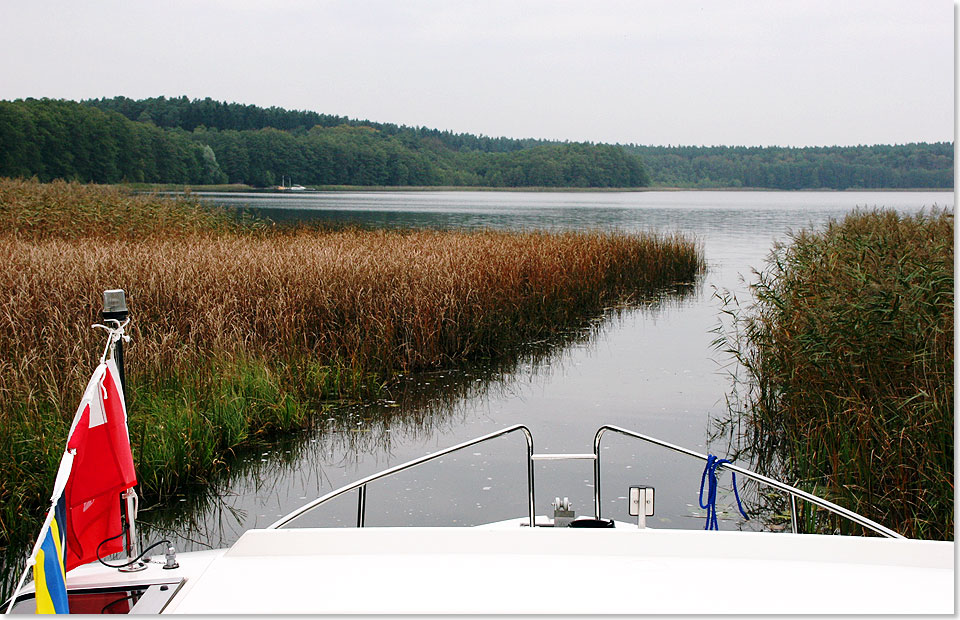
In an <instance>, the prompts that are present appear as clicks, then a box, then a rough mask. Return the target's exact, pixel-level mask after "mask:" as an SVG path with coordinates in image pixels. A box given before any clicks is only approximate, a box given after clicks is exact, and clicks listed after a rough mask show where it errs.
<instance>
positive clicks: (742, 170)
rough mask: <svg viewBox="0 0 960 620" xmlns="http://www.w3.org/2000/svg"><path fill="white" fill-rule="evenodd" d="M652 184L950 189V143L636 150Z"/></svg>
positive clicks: (635, 148)
mask: <svg viewBox="0 0 960 620" xmlns="http://www.w3.org/2000/svg"><path fill="white" fill-rule="evenodd" d="M626 149H627V151H629V152H631V153H636V154H637V155H640V156H641V157H643V162H644V164H645V165H646V167H647V169H648V170H649V172H650V177H651V180H652V183H653V184H654V185H661V186H667V187H768V188H773V189H848V188H942V189H952V188H953V143H952V142H937V143H935V144H926V143H921V144H903V145H895V146H890V145H875V146H826V147H805V148H789V147H776V146H773V147H744V146H638V145H633V144H631V145H628V146H627V147H626Z"/></svg>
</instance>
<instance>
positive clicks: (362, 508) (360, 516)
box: [267, 424, 904, 538]
mask: <svg viewBox="0 0 960 620" xmlns="http://www.w3.org/2000/svg"><path fill="white" fill-rule="evenodd" d="M607 431H612V432H614V433H619V434H621V435H625V436H627V437H632V438H634V439H639V440H641V441H645V442H647V443H651V444H654V445H656V446H660V447H662V448H666V449H668V450H672V451H674V452H679V453H680V454H685V455H687V456H692V457H694V458H697V459H700V460H702V461H706V460H707V456H706V455H704V454H700V453H699V452H694V451H693V450H689V449H687V448H683V447H681V446H677V445H674V444H672V443H669V442H666V441H663V440H661V439H657V438H655V437H650V436H648V435H643V434H641V433H637V432H634V431H631V430H627V429H625V428H620V427H619V426H612V425H604V426H601V427H600V428H599V429H598V430H597V433H596V435H595V436H594V439H593V455H592V458H593V462H594V463H593V468H594V469H593V488H594V497H593V508H594V516H595V517H596V518H597V519H600V518H601V514H600V506H601V502H600V493H601V491H600V441H601V439H602V438H603V435H604V434H605V433H606V432H607ZM514 432H521V433H523V436H524V438H525V439H526V443H527V509H528V513H529V525H530V527H533V526H534V525H535V518H536V515H535V512H534V510H535V498H534V483H533V472H534V469H533V462H534V460H535V459H536V460H540V459H544V460H545V459H551V458H553V459H571V458H590V457H591V455H589V454H538V455H534V453H533V435H531V433H530V429H528V428H527V427H526V426H524V425H523V424H515V425H513V426H508V427H507V428H504V429H501V430H499V431H495V432H493V433H489V434H487V435H483V436H481V437H477V438H476V439H471V440H469V441H465V442H463V443H459V444H457V445H455V446H451V447H449V448H445V449H443V450H440V451H439V452H434V453H432V454H428V455H426V456H422V457H420V458H417V459H414V460H412V461H407V462H406V463H402V464H400V465H396V466H394V467H391V468H389V469H385V470H383V471H381V472H378V473H375V474H371V475H369V476H367V477H366V478H361V479H360V480H357V481H356V482H353V483H351V484H348V485H347V486H344V487H340V488H339V489H337V490H335V491H331V492H330V493H327V494H326V495H324V496H322V497H319V498H317V499H315V500H313V501H311V502H309V503H307V504H304V505H303V506H301V507H300V508H298V509H296V510H294V511H293V512H291V513H289V514H287V515H286V516H283V517H281V518H280V519H279V520H277V521H276V522H274V523H272V524H271V525H269V526H268V528H267V529H277V528H280V527H283V526H284V525H287V524H288V523H290V522H291V521H293V520H294V519H296V518H298V517H300V516H302V515H304V514H305V513H307V512H310V511H311V510H313V509H314V508H316V507H318V506H320V505H322V504H325V503H326V502H328V501H330V500H332V499H333V498H335V497H339V496H341V495H343V494H344V493H347V492H349V491H352V490H354V489H358V490H359V493H358V498H357V527H364V522H365V520H366V510H367V484H369V483H371V482H373V481H375V480H380V479H381V478H386V477H387V476H390V475H393V474H395V473H397V472H401V471H403V470H405V469H410V468H411V467H416V466H417V465H421V464H423V463H426V462H428V461H432V460H434V459H437V458H440V457H441V456H444V455H447V454H450V453H451V452H456V451H457V450H462V449H463V448H467V447H469V446H474V445H476V444H478V443H482V442H484V441H489V440H491V439H495V438H497V437H502V436H503V435H508V434H510V433H514ZM721 467H723V468H726V469H729V470H730V471H734V472H736V473H738V474H740V475H741V476H744V477H746V478H749V479H751V480H754V481H756V482H758V483H760V484H763V485H766V486H769V487H772V488H774V489H777V490H779V491H781V492H783V493H786V494H787V495H788V496H789V497H790V524H791V526H792V530H793V532H794V533H795V534H796V533H797V532H798V527H797V499H798V498H799V499H802V500H804V501H807V502H810V503H811V504H813V505H815V506H819V507H821V508H823V509H825V510H829V511H830V512H832V513H834V514H837V515H840V516H841V517H844V518H846V519H849V520H850V521H853V522H854V523H857V524H858V525H861V526H863V527H865V528H867V529H869V530H872V531H874V532H876V533H878V534H880V535H881V536H885V537H887V538H904V537H903V536H901V535H900V534H898V533H897V532H894V531H893V530H891V529H889V528H887V527H884V526H882V525H880V524H879V523H877V522H875V521H871V520H870V519H868V518H866V517H864V516H863V515H859V514H857V513H855V512H853V511H851V510H847V509H846V508H844V507H842V506H838V505H837V504H834V503H833V502H830V501H827V500H825V499H823V498H820V497H817V496H815V495H811V494H810V493H807V492H806V491H803V490H801V489H798V488H796V487H793V486H790V485H789V484H784V483H783V482H780V481H778V480H774V479H773V478H768V477H767V476H764V475H762V474H758V473H756V472H754V471H751V470H749V469H744V468H743V467H740V466H738V465H734V464H732V463H724V464H723V465H721Z"/></svg>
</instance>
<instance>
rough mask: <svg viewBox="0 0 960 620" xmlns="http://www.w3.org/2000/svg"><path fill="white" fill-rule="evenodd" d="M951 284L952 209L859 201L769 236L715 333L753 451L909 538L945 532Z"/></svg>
mask: <svg viewBox="0 0 960 620" xmlns="http://www.w3.org/2000/svg"><path fill="white" fill-rule="evenodd" d="M953 283H954V273H953V215H952V213H947V212H934V213H932V214H920V215H917V216H911V217H905V216H900V215H898V214H896V213H895V212H891V211H873V212H855V213H853V214H851V215H849V216H848V217H846V218H845V219H843V220H842V221H834V222H831V223H830V224H829V225H828V226H827V228H826V230H823V231H821V232H810V231H801V232H800V233H798V234H795V235H793V237H792V239H791V241H790V243H789V244H787V245H779V246H777V247H776V248H775V249H774V251H773V253H772V254H771V256H770V258H769V260H768V264H767V268H766V270H765V271H763V272H762V273H760V274H759V281H758V282H757V283H756V284H755V285H754V286H753V293H754V296H755V299H756V302H755V305H753V306H752V307H750V308H739V307H738V306H737V305H736V304H735V303H734V302H735V300H733V299H732V298H729V297H728V298H727V300H726V301H727V303H726V306H725V312H726V313H727V314H728V315H729V316H730V317H732V320H733V325H732V329H731V330H730V331H728V332H727V333H725V334H722V337H721V338H720V339H719V340H718V345H719V346H720V347H721V348H723V349H725V350H726V351H727V352H729V353H731V354H732V355H733V356H734V357H735V359H736V360H737V362H738V363H739V366H740V374H739V375H738V376H739V380H740V381H742V383H741V384H740V385H739V386H738V389H737V391H736V392H735V393H734V395H733V397H732V398H731V399H730V403H731V409H732V411H733V413H734V414H735V415H737V416H740V418H741V421H742V422H743V423H744V424H745V426H746V427H747V429H748V432H749V433H750V434H751V436H752V437H753V439H754V440H755V441H754V444H755V445H754V446H753V448H754V449H755V451H756V453H757V454H761V455H766V456H768V457H770V456H771V454H773V455H774V456H773V459H774V460H775V461H777V462H780V463H781V465H782V469H783V471H782V472H781V473H782V474H783V475H786V476H788V477H789V478H791V479H792V480H799V481H800V482H801V484H802V486H805V487H807V488H812V487H814V486H816V487H819V489H820V490H821V491H823V492H824V493H826V494H827V495H828V496H830V497H831V498H833V500H834V501H836V502H838V503H840V504H842V505H845V506H847V507H849V508H851V509H853V510H855V511H857V512H860V513H862V514H864V515H866V516H868V517H870V518H872V519H874V520H876V521H878V522H880V523H884V524H886V525H888V526H889V527H891V528H893V529H895V530H897V531H900V532H901V533H903V534H904V535H907V536H911V537H921V538H940V539H952V538H953V484H954V481H953V397H954V391H953V390H954V387H953V338H954V331H953V329H954V327H953V313H954V300H953V291H954V288H953ZM771 448H772V450H771ZM818 518H819V527H823V528H833V527H837V526H838V524H837V523H835V522H833V521H831V520H828V519H825V518H824V517H823V515H819V517H818Z"/></svg>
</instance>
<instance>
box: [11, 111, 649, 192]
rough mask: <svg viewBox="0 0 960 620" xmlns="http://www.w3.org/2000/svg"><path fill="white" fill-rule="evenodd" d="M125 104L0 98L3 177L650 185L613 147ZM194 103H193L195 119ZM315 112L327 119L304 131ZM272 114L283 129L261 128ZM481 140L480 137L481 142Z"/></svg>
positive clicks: (636, 164)
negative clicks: (470, 143)
mask: <svg viewBox="0 0 960 620" xmlns="http://www.w3.org/2000/svg"><path fill="white" fill-rule="evenodd" d="M118 101H120V102H122V101H129V100H123V99H114V100H107V101H106V102H105V101H103V100H100V101H99V102H98V101H93V102H86V104H81V103H77V102H72V101H63V100H49V99H26V100H17V101H12V102H10V101H4V102H0V176H11V177H30V176H36V177H37V178H38V179H40V180H41V181H49V180H53V179H58V178H59V179H72V180H78V181H93V182H97V183H118V182H148V183H151V182H152V183H192V184H202V183H207V184H209V183H246V184H249V185H253V186H257V187H267V186H272V185H276V184H278V183H280V182H281V179H282V177H287V178H288V179H292V180H293V181H295V182H297V183H300V184H304V185H386V186H401V185H428V186H429V185H459V186H489V187H529V186H536V187H642V186H645V185H647V184H648V183H649V177H648V176H647V173H646V171H645V169H644V168H643V164H642V163H641V159H640V157H639V156H637V155H632V154H629V153H627V152H626V151H625V150H624V149H623V148H621V147H619V146H612V145H607V144H596V145H594V144H581V143H563V144H557V143H552V144H551V143H537V144H531V145H530V146H529V147H527V148H523V149H519V150H518V149H514V150H505V149H501V150H499V151H498V150H493V151H485V150H482V148H478V149H475V150H471V149H467V148H464V149H463V150H455V149H452V148H449V147H448V146H446V145H445V144H444V142H443V140H442V139H441V137H440V136H441V135H442V134H443V132H433V131H430V130H408V129H407V128H396V127H393V126H392V127H390V128H383V127H384V126H382V125H379V124H376V123H371V124H365V123H359V122H353V121H350V122H345V119H342V118H339V117H323V116H321V115H314V114H313V113H305V112H290V113H286V112H285V111H278V110H277V109H268V110H263V109H262V108H254V106H239V108H238V109H240V108H242V109H247V110H249V109H250V108H254V112H256V110H260V111H261V112H262V114H259V115H257V114H255V113H254V112H250V113H249V114H252V115H253V117H254V120H251V121H249V122H248V123H242V122H239V121H236V122H235V121H231V120H229V116H225V117H224V118H226V119H227V120H223V121H222V124H223V127H220V126H218V125H217V123H218V122H221V121H218V120H217V119H218V116H217V114H216V113H215V112H216V111H217V110H219V109H224V108H225V109H232V108H231V106H233V105H234V104H221V105H220V106H219V107H217V106H213V107H210V110H211V111H212V112H211V113H209V114H200V113H199V110H200V109H203V108H204V106H207V105H208V103H205V102H204V101H196V102H189V101H187V100H186V99H161V100H150V101H154V102H155V103H157V102H159V103H157V105H154V106H152V107H150V108H149V109H148V108H143V109H141V108H140V107H138V106H133V107H124V106H120V107H119V108H118V109H117V110H114V109H111V108H112V107H114V106H113V104H114V103H116V102H118ZM164 102H167V103H170V105H171V107H170V108H169V109H168V108H167V107H165V106H164V105H163V103H164ZM194 106H196V107H197V110H194V112H195V113H194V114H193V116H190V114H189V112H190V111H191V110H192V109H193V107H194ZM138 110H139V111H138ZM126 114H129V115H131V116H134V119H131V118H129V117H128V116H126ZM284 114H287V115H288V116H289V117H290V118H291V119H304V120H302V123H300V124H297V123H295V122H294V121H292V120H284V119H286V118H287V117H286V116H284ZM154 118H156V119H159V120H160V122H161V123H162V125H158V124H157V123H156V122H155V120H154ZM238 118H242V115H239V116H238ZM185 119H186V120H185ZM315 120H321V121H322V122H321V123H316V124H314V125H313V126H310V127H309V128H308V127H307V125H309V123H311V122H313V121H315ZM201 121H202V122H201ZM269 122H275V123H276V124H278V125H281V126H282V127H285V128H286V129H279V128H276V127H271V126H262V127H261V126H260V125H264V124H265V123H269ZM298 122H299V121H298ZM324 123H325V124H324ZM248 125H249V126H251V127H252V128H247V127H248ZM233 127H242V128H241V129H235V128H233ZM477 144H480V145H482V144H484V141H483V140H482V139H478V142H477ZM491 144H492V143H491Z"/></svg>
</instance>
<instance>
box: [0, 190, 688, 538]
mask: <svg viewBox="0 0 960 620" xmlns="http://www.w3.org/2000/svg"><path fill="white" fill-rule="evenodd" d="M36 222H39V225H38V226H35V225H34V223H36ZM0 255H2V256H6V257H8V258H7V265H6V268H5V269H4V270H3V271H2V272H0V288H2V290H3V291H4V292H5V295H4V296H3V298H2V299H0V449H2V450H4V451H5V453H7V454H9V455H10V457H9V461H8V467H5V468H4V470H3V472H2V473H0V505H2V506H3V509H2V510H0V531H3V530H5V528H8V527H9V526H10V525H11V524H10V520H12V519H16V518H17V515H18V514H19V513H20V512H21V510H22V509H23V508H28V509H32V508H33V507H34V506H38V505H40V504H41V503H42V500H43V494H44V493H45V491H46V489H47V487H48V486H49V481H50V480H51V479H52V472H53V471H54V470H55V466H56V462H57V460H58V459H59V456H60V453H61V452H62V449H63V441H64V437H65V435H66V430H67V427H68V424H69V419H70V417H71V416H72V414H73V411H74V407H75V406H76V403H77V401H78V399H79V396H80V391H81V390H82V387H83V385H84V383H85V381H86V378H87V375H88V374H89V373H90V372H91V370H92V369H93V367H94V364H95V360H96V358H97V356H98V355H99V352H100V350H101V347H102V334H101V333H100V332H94V331H93V330H91V329H90V325H91V324H92V323H94V322H97V320H98V318H99V316H98V310H99V300H100V299H101V293H102V291H103V290H104V289H108V288H123V289H125V290H126V291H127V294H128V305H129V306H130V308H131V313H132V316H133V319H134V320H133V322H132V336H133V344H132V346H131V347H129V348H128V350H127V354H126V360H127V363H128V384H129V387H128V401H129V408H130V411H131V423H130V424H131V435H132V437H133V443H134V451H135V456H136V458H137V459H138V473H139V476H140V479H141V484H142V486H145V487H146V489H145V492H146V493H151V492H162V491H169V490H172V489H173V488H175V487H176V486H177V485H178V484H180V483H181V482H182V481H183V480H185V479H191V478H196V477H197V476H200V475H203V473H204V472H205V471H210V470H211V468H216V467H217V466H218V464H220V463H222V462H223V458H224V455H225V454H227V453H228V452H229V451H230V450H231V449H233V448H234V447H236V446H237V445H241V444H243V443H244V442H249V441H250V440H252V439H255V438H256V437H257V436H260V435H262V434H264V433H268V432H271V431H275V430H279V431H283V430H289V429H294V428H298V427H302V426H304V425H306V424H309V421H310V419H311V413H310V412H311V408H310V407H308V406H306V405H305V404H304V403H305V402H306V401H307V400H309V401H318V400H323V399H325V398H330V397H339V396H340V395H341V394H343V393H344V392H352V393H353V394H354V395H362V394H363V393H365V392H366V393H369V391H370V390H371V389H374V390H375V389H376V384H377V383H378V382H382V381H384V380H385V379H387V378H389V377H390V376H391V375H392V373H394V372H398V371H410V370H417V369H424V368H429V367H437V366H442V365H444V364H448V363H451V362H454V361H459V360H463V359H468V358H471V357H475V356H492V357H495V356H501V355H509V354H510V353H511V351H515V350H516V349H517V348H518V347H519V346H520V345H522V344H523V343H524V342H529V341H531V340H534V339H539V338H542V337H544V336H546V335H548V334H551V333H554V332H557V331H560V330H563V329H568V328H570V327H571V326H573V325H576V324H577V323H578V322H579V321H581V320H583V319H584V318H585V317H586V316H588V315H590V314H592V313H595V312H597V311H599V310H600V309H602V308H603V307H604V305H606V304H610V303H615V302H620V301H623V300H625V299H629V298H631V297H632V296H635V295H638V294H643V293H647V292H654V291H656V290H657V289H660V288H662V287H664V286H666V285H670V284H673V283H677V282H689V281H692V280H693V279H694V277H695V276H696V274H697V273H698V272H699V271H700V270H702V269H703V257H702V253H701V250H700V249H699V247H697V245H696V244H695V243H693V242H690V241H688V240H685V239H682V238H679V237H675V236H657V235H641V236H636V235H628V234H614V233H610V234H608V233H596V232H584V233H562V234H547V233H536V232H529V233H507V232H491V231H482V232H428V231H407V232H402V231H392V232H387V231H368V230H340V231H329V230H328V231H322V230H309V229H299V230H287V231H274V230H268V229H266V228H264V227H262V226H252V225H251V224H250V223H249V222H247V223H245V224H235V223H233V222H232V221H230V220H228V219H226V218H225V216H223V215H222V214H210V213H208V212H207V211H205V210H204V209H203V207H202V206H201V205H200V204H199V203H198V202H197V201H196V200H194V199H191V198H181V199H167V198H158V197H156V196H133V195H130V194H128V193H126V192H123V191H118V190H115V189H112V188H102V187H95V186H83V185H78V184H73V183H52V184H39V183H36V182H32V181H11V180H0ZM0 542H2V541H0Z"/></svg>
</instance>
